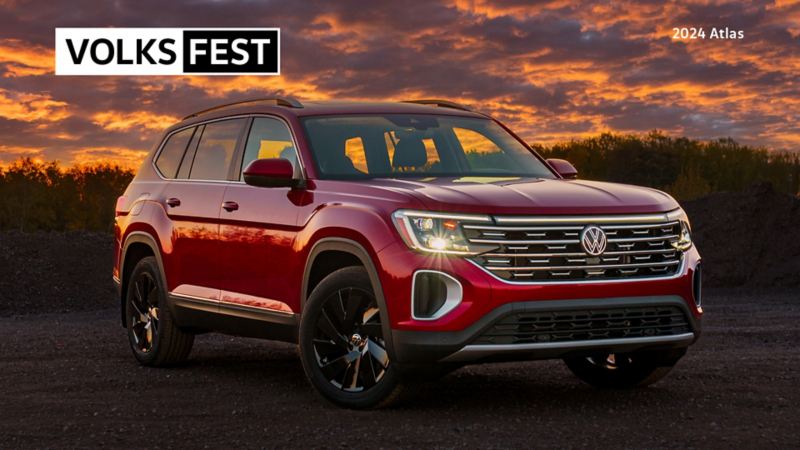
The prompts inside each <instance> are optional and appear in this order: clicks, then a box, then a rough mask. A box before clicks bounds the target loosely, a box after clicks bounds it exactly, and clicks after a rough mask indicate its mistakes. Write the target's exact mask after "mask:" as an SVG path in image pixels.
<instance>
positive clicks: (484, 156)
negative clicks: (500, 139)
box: [453, 127, 514, 170]
mask: <svg viewBox="0 0 800 450" xmlns="http://www.w3.org/2000/svg"><path fill="white" fill-rule="evenodd" d="M453 133H455V135H456V138H457V139H458V141H459V142H460V143H461V148H462V149H464V155H465V156H466V157H467V162H468V163H469V166H470V167H471V168H473V169H507V170H513V169H514V164H513V162H512V161H511V160H510V159H509V157H508V154H507V153H506V152H503V150H502V149H501V148H500V147H498V146H497V144H495V143H494V142H492V141H490V140H489V138H487V137H486V136H484V135H483V134H481V133H479V132H477V131H474V130H469V129H466V128H456V127H454V128H453Z"/></svg>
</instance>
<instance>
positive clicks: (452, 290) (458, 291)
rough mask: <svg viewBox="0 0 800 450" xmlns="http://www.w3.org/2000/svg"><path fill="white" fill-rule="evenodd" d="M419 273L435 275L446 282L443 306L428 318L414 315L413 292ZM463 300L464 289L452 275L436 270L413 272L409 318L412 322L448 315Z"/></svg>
mask: <svg viewBox="0 0 800 450" xmlns="http://www.w3.org/2000/svg"><path fill="white" fill-rule="evenodd" d="M421 273H435V274H437V275H441V276H443V277H444V278H445V279H446V280H447V281H449V282H450V283H447V281H445V285H447V297H446V299H445V301H444V304H443V305H442V307H441V308H439V310H438V311H436V313H435V314H434V315H432V316H430V317H417V316H416V315H415V314H414V292H416V290H415V287H416V285H417V275H419V274H421ZM463 298H464V287H463V286H462V285H461V283H460V282H459V281H458V280H456V279H455V278H454V277H453V276H452V275H449V274H446V273H444V272H440V271H438V270H417V271H416V272H414V277H413V278H412V279H411V318H412V319H414V320H423V321H430V320H436V319H439V318H441V317H442V316H444V315H445V314H447V313H449V312H450V311H452V310H453V309H455V307H456V306H458V305H460V304H461V300H463Z"/></svg>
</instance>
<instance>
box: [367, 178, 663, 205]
mask: <svg viewBox="0 0 800 450" xmlns="http://www.w3.org/2000/svg"><path fill="white" fill-rule="evenodd" d="M369 184H370V185H371V186H372V187H374V188H377V189H379V190H390V191H394V192H399V191H400V192H402V191H405V192H408V193H409V194H411V195H412V196H414V197H415V198H416V199H417V200H419V201H420V202H421V203H422V204H423V205H425V207H426V208H427V209H430V210H436V211H454V212H479V213H489V214H625V213H634V214H641V213H656V212H665V211H670V210H673V209H675V208H678V203H677V202H676V201H675V200H674V199H673V198H672V197H670V196H669V195H667V194H665V193H664V192H661V191H658V190H656V189H650V188H644V187H639V186H631V185H626V184H617V183H604V182H598V181H585V180H561V179H540V178H516V177H515V178H485V177H465V178H427V179H411V180H403V179H373V180H370V181H369Z"/></svg>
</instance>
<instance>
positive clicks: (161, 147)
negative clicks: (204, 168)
mask: <svg viewBox="0 0 800 450" xmlns="http://www.w3.org/2000/svg"><path fill="white" fill-rule="evenodd" d="M256 117H267V118H270V119H276V120H279V121H281V122H283V124H284V125H285V126H286V128H287V129H288V130H289V135H290V136H291V137H292V145H293V146H294V152H295V156H296V157H297V163H298V164H299V165H300V176H301V177H302V179H304V180H305V179H308V174H307V173H306V166H305V164H304V163H303V159H302V158H301V157H300V149H299V148H298V147H297V138H296V137H295V134H294V130H293V129H292V126H291V125H290V124H289V122H288V121H287V120H286V119H284V118H283V117H281V116H278V115H274V114H268V113H253V114H237V115H234V116H226V117H217V118H215V119H208V120H204V121H200V122H196V123H193V124H191V125H186V126H183V127H180V128H176V129H175V130H172V131H171V132H170V133H169V134H168V135H166V136H164V138H163V139H162V140H161V143H160V144H159V146H158V150H156V152H155V153H154V154H153V157H152V158H151V159H150V165H151V166H152V167H153V170H155V172H156V175H158V177H159V178H161V180H162V181H169V182H181V183H186V182H191V183H197V182H200V183H225V184H246V183H245V182H244V181H241V180H200V179H191V178H185V179H184V178H166V177H165V176H164V175H163V174H162V173H161V171H159V170H158V166H156V160H157V159H158V157H159V156H160V155H161V152H162V151H163V150H164V144H166V143H167V141H169V138H171V137H172V135H173V134H175V133H178V132H181V131H183V130H186V129H187V128H192V127H199V126H201V125H207V124H209V123H214V122H220V121H223V120H232V119H249V118H256ZM249 137H250V130H249V129H248V130H247V134H246V135H245V139H247V138H249ZM201 140H202V138H201ZM190 143H191V142H190ZM246 143H247V142H246V141H245V144H246ZM187 145H188V144H187ZM198 145H199V143H198ZM242 158H244V152H242ZM242 170H244V167H242Z"/></svg>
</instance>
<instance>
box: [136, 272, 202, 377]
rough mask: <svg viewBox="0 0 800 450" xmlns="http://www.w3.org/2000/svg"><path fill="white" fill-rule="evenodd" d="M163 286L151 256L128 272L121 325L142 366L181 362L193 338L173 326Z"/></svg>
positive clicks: (163, 283) (184, 358)
mask: <svg viewBox="0 0 800 450" xmlns="http://www.w3.org/2000/svg"><path fill="white" fill-rule="evenodd" d="M166 292H167V290H166V283H165V282H164V279H163V278H162V277H161V271H160V270H159V269H158V263H157V262H156V259H155V258H154V257H152V256H148V257H146V258H142V260H141V261H139V262H138V263H137V264H136V266H135V267H134V268H133V272H131V277H130V280H129V281H128V288H127V292H126V295H125V325H126V328H127V330H128V341H129V342H130V345H131V350H132V351H133V355H134V356H135V357H136V360H137V361H139V363H140V364H142V365H144V366H151V367H163V366H170V365H174V364H178V363H181V362H183V361H185V360H186V358H187V357H188V356H189V352H191V351H192V344H194V335H193V334H191V333H187V332H185V331H183V330H181V329H180V328H178V326H177V325H176V324H175V322H174V320H173V318H172V314H171V313H170V309H169V306H168V305H167V295H166Z"/></svg>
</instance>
